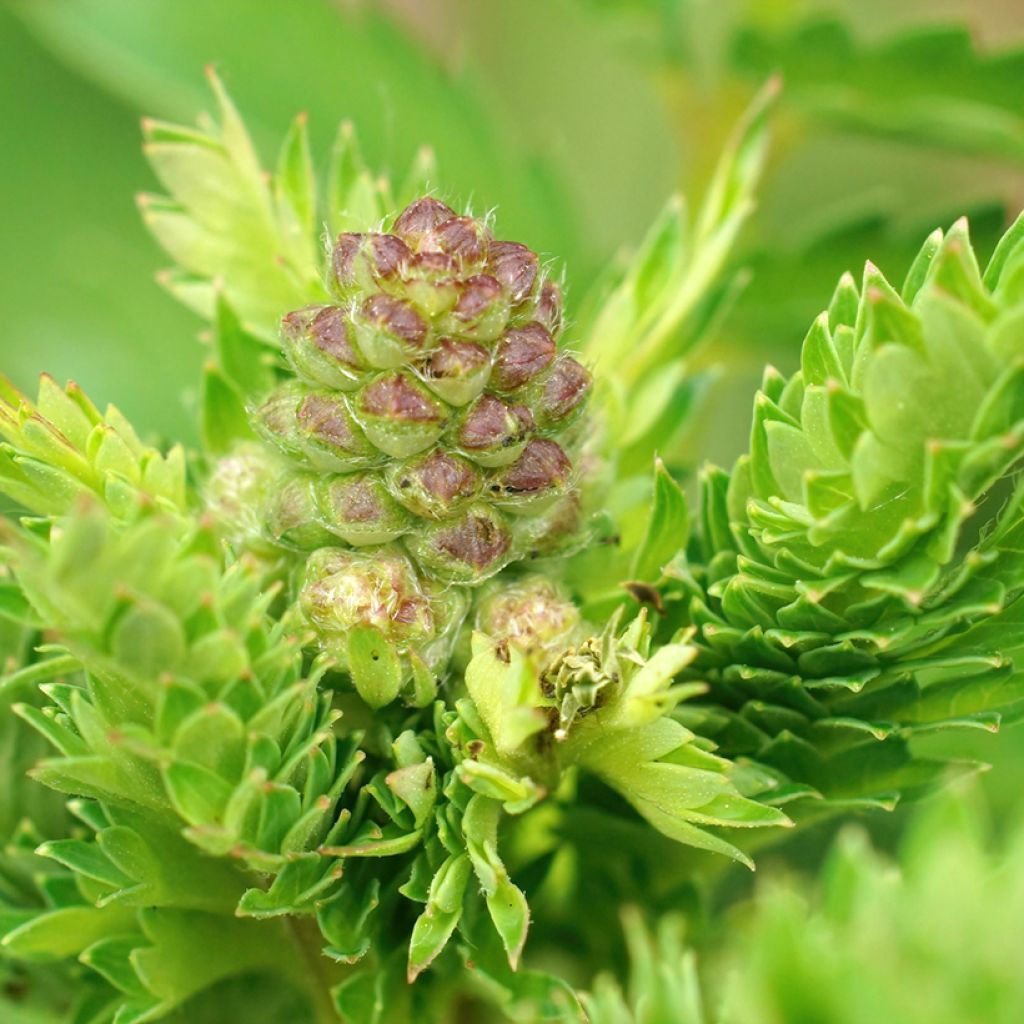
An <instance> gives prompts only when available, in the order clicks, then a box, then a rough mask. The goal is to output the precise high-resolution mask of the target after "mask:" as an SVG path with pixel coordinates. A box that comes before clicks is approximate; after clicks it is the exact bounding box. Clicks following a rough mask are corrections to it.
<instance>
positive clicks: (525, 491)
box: [487, 437, 572, 510]
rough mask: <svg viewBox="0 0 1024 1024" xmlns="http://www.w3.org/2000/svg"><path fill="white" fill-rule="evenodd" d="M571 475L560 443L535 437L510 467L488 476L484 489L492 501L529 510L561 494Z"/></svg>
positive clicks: (569, 466) (570, 464)
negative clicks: (488, 479) (486, 485)
mask: <svg viewBox="0 0 1024 1024" xmlns="http://www.w3.org/2000/svg"><path fill="white" fill-rule="evenodd" d="M571 478H572V462H570V461H569V457H568V456H567V455H566V454H565V452H564V451H562V449H561V446H559V445H558V444H557V443H556V442H554V441H550V440H548V439H547V438H540V437H535V438H534V439H533V440H532V441H530V443H529V444H528V445H527V446H526V448H525V449H524V450H523V454H522V455H520V456H519V458H518V459H516V461H515V462H513V463H512V465H511V466H507V467H505V468H504V469H502V470H500V471H499V472H496V473H495V474H494V475H493V476H492V477H491V480H490V482H489V483H488V487H487V489H488V493H489V494H490V495H491V497H492V499H493V500H495V501H503V502H508V503H510V504H511V505H512V506H513V507H518V509H519V510H525V508H526V507H527V506H529V507H530V508H531V510H532V509H535V508H537V507H538V506H539V505H542V504H544V503H550V502H551V501H553V500H554V499H555V498H557V497H558V496H559V495H560V494H562V493H564V490H565V487H566V485H567V484H568V483H569V481H570V479H571Z"/></svg>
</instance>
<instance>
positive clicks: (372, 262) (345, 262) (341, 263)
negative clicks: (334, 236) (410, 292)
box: [331, 232, 412, 296]
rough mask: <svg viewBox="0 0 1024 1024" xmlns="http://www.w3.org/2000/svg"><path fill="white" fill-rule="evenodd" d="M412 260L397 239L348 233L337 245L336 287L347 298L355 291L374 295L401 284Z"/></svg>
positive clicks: (334, 261)
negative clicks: (407, 265)
mask: <svg viewBox="0 0 1024 1024" xmlns="http://www.w3.org/2000/svg"><path fill="white" fill-rule="evenodd" d="M411 256H412V253H411V252H410V251H409V247H408V246H407V245H406V244H405V242H403V241H402V239H401V238H399V237H397V236H396V235H383V234H378V233H375V232H371V233H368V234H355V233H352V232H346V233H345V234H342V235H339V236H338V240H337V242H336V243H335V245H334V253H333V256H332V261H331V267H332V271H333V281H332V283H333V284H334V286H335V288H336V289H337V291H338V293H339V294H340V295H343V296H348V295H349V294H351V293H352V292H353V291H354V290H360V291H370V290H371V289H374V288H377V287H380V286H382V285H387V284H389V283H392V282H395V281H397V280H398V279H399V277H400V275H401V272H402V270H403V269H404V267H405V265H406V264H407V263H408V261H409V258H410V257H411Z"/></svg>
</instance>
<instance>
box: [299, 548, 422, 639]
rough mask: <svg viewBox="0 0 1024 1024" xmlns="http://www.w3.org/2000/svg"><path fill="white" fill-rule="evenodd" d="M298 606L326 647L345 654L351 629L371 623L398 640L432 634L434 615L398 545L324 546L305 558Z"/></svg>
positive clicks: (390, 637) (375, 627)
mask: <svg viewBox="0 0 1024 1024" xmlns="http://www.w3.org/2000/svg"><path fill="white" fill-rule="evenodd" d="M299 606H300V607H301V609H302V611H303V613H304V614H305V615H306V617H307V618H308V619H309V621H310V623H311V624H312V625H313V627H314V628H316V629H317V630H318V631H319V633H320V636H321V642H322V645H323V646H324V648H325V649H327V650H329V651H332V652H333V653H335V654H336V655H337V656H339V657H344V651H345V640H346V637H347V634H348V633H349V631H350V630H352V629H354V628H356V627H360V626H371V627H373V628H374V629H377V630H379V631H380V632H381V634H382V635H383V636H384V638H385V640H387V641H388V642H389V643H393V644H410V643H412V644H415V643H418V642H421V641H424V640H427V639H429V638H430V636H431V634H432V633H433V631H434V628H435V617H434V612H433V609H432V608H431V602H430V598H429V597H428V595H427V593H426V592H425V591H424V590H423V588H422V587H421V585H420V580H419V578H418V576H417V573H416V570H415V569H414V568H413V565H412V563H411V562H410V561H409V559H408V558H406V557H405V555H403V554H402V553H401V552H400V551H398V550H397V549H395V548H381V549H378V550H375V551H352V550H348V549H345V548H330V547H328V548H321V549H320V550H319V551H314V552H313V554H312V555H310V556H309V559H308V561H307V562H306V570H305V574H304V578H303V585H302V588H301V590H300V591H299Z"/></svg>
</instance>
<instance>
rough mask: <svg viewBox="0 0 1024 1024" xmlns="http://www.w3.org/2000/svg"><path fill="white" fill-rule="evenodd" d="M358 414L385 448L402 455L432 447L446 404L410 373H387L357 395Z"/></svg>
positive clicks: (368, 432) (441, 427)
mask: <svg viewBox="0 0 1024 1024" xmlns="http://www.w3.org/2000/svg"><path fill="white" fill-rule="evenodd" d="M354 409H355V414H356V416H357V418H358V419H359V422H360V423H361V424H362V427H363V430H364V431H365V432H366V436H367V437H368V438H369V439H370V441H372V442H373V444H374V445H376V446H377V448H379V449H380V450H381V451H382V452H385V453H386V454H388V455H392V456H394V457H395V458H399V459H403V458H407V457H408V456H410V455H415V454H416V453H417V452H421V451H423V450H424V449H425V448H429V447H430V446H431V445H432V444H434V442H435V441H437V439H438V438H439V437H440V436H441V434H442V433H443V432H444V428H445V424H446V417H447V412H446V409H445V406H444V405H443V404H442V403H441V402H439V401H438V400H437V399H436V398H434V396H433V395H431V394H430V392H429V391H428V390H427V388H426V387H424V385H423V384H421V383H420V382H419V381H418V380H416V379H415V378H414V377H413V376H412V375H411V374H409V373H385V374H380V375H379V376H377V377H375V378H374V379H373V380H371V381H370V382H369V383H367V384H365V385H364V386H363V387H362V388H361V389H360V390H359V392H358V393H357V394H356V397H355V405H354Z"/></svg>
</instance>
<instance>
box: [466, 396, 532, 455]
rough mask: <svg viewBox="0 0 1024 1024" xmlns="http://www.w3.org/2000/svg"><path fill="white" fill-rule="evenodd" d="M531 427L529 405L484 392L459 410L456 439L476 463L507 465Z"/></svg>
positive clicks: (518, 450) (518, 453)
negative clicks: (511, 402)
mask: <svg viewBox="0 0 1024 1024" xmlns="http://www.w3.org/2000/svg"><path fill="white" fill-rule="evenodd" d="M532 429H533V416H532V414H531V413H530V410H529V409H528V408H526V407H525V406H521V405H515V406H513V405H509V404H507V403H506V402H503V401H502V400H501V399H500V398H497V397H496V396H495V395H491V394H487V393H485V394H482V395H481V396H480V397H479V398H478V399H477V400H476V401H475V402H474V403H473V404H472V405H471V406H469V408H468V409H465V410H464V411H463V412H462V414H461V417H460V419H459V422H458V428H457V430H456V435H455V439H456V442H457V443H458V444H459V446H460V447H461V448H462V449H463V451H464V452H465V453H466V455H467V456H468V457H469V458H471V459H472V460H473V461H474V462H476V463H477V464H478V465H481V466H507V465H508V464H509V463H511V462H514V461H515V460H516V459H517V458H518V457H519V455H520V454H521V453H522V451H523V449H524V448H525V447H526V441H527V438H528V437H529V434H530V431H531V430H532Z"/></svg>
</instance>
